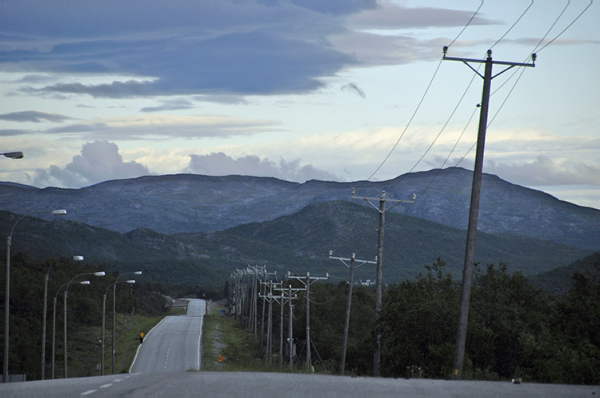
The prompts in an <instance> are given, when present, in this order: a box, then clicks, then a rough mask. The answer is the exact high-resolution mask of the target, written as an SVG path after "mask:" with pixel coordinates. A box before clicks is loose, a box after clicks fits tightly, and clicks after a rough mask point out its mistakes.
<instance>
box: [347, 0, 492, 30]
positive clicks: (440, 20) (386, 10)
mask: <svg viewBox="0 0 600 398" xmlns="http://www.w3.org/2000/svg"><path fill="white" fill-rule="evenodd" d="M473 13H474V11H463V10H449V9H446V8H431V7H415V8H411V7H404V6H401V5H398V4H393V3H391V2H390V1H389V0H387V1H383V2H382V5H381V7H379V8H376V9H372V10H367V11H364V12H362V13H360V14H354V15H352V16H350V17H349V19H348V25H349V26H350V27H351V28H354V29H383V30H386V29H394V30H397V29H414V28H431V27H444V28H448V27H463V26H465V24H466V23H467V22H469V20H470V19H471V17H472V16H473ZM492 24H499V22H496V21H492V20H488V19H485V18H482V17H481V16H480V15H477V16H475V17H474V18H473V20H472V21H471V25H492Z"/></svg>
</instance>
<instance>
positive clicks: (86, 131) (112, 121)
mask: <svg viewBox="0 0 600 398" xmlns="http://www.w3.org/2000/svg"><path fill="white" fill-rule="evenodd" d="M279 124H280V123H279V122H276V121H272V120H258V119H242V118H236V117H231V116H216V115H190V116H172V115H161V114H147V115H139V116H125V117H117V118H103V119H93V120H88V121H84V122H80V123H77V124H71V125H68V126H64V127H57V128H52V129H49V130H47V131H46V133H48V134H67V135H70V136H72V135H80V136H82V137H84V138H85V137H87V138H88V139H98V138H100V137H101V139H104V140H117V139H118V140H126V139H135V140H139V139H160V138H166V137H178V138H200V137H220V138H224V137H232V136H243V135H251V134H255V133H258V132H264V131H272V130H274V129H275V126H277V125H279Z"/></svg>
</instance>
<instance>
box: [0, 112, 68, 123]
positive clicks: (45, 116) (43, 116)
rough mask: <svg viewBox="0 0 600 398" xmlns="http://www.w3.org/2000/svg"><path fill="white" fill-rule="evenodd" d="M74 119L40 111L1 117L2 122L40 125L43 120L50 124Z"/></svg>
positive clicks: (12, 113)
mask: <svg viewBox="0 0 600 398" xmlns="http://www.w3.org/2000/svg"><path fill="white" fill-rule="evenodd" d="M71 119H73V118H71V117H68V116H64V115H59V114H57V113H46V112H38V111H22V112H11V113H4V114H1V115H0V120H8V121H11V122H33V123H40V122H41V121H42V120H45V121H48V122H57V123H61V122H64V121H65V120H71Z"/></svg>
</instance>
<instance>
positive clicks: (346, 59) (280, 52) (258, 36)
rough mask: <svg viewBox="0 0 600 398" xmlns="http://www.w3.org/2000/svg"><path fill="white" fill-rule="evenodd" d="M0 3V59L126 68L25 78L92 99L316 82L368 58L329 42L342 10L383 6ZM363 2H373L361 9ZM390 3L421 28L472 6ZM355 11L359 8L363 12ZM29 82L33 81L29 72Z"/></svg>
mask: <svg viewBox="0 0 600 398" xmlns="http://www.w3.org/2000/svg"><path fill="white" fill-rule="evenodd" d="M384 5H385V6H386V7H388V8H389V7H390V5H389V4H387V3H384ZM1 7H2V8H1V9H0V10H1V11H2V12H0V26H2V30H3V32H4V34H5V40H3V41H0V67H2V66H4V67H5V68H12V67H14V66H18V67H19V69H20V70H22V71H31V72H32V73H44V74H51V73H58V74H62V73H69V74H70V75H72V76H73V75H74V76H77V75H78V74H88V73H95V74H108V75H127V76H131V77H132V80H131V81H127V82H116V81H115V82H112V83H106V84H98V85H85V84H81V83H78V82H75V83H60V84H54V85H47V86H46V87H44V88H42V89H40V88H39V87H36V88H31V87H24V88H22V89H21V92H22V93H28V94H34V95H35V94H37V95H43V93H52V94H54V95H68V94H86V95H90V96H92V97H96V98H132V97H144V96H158V95H176V94H182V95H184V94H185V95H190V94H191V95H197V94H203V95H207V96H208V98H210V96H215V95H216V96H223V95H224V96H232V97H231V98H233V97H235V96H238V97H239V96H240V95H249V94H253V95H255V94H258V95H261V94H284V93H301V92H307V91H311V90H315V89H317V88H319V87H321V86H322V85H323V83H322V82H321V79H322V78H324V77H330V76H334V75H335V74H336V73H337V72H339V71H340V70H341V69H343V68H345V67H348V66H350V65H357V64H359V62H366V63H370V62H369V61H368V60H365V59H363V58H357V57H355V56H354V55H353V54H355V53H356V52H355V51H353V50H352V48H348V46H346V47H342V48H337V47H336V46H334V45H332V38H333V37H334V36H335V37H337V38H338V39H337V40H338V41H339V40H340V39H339V37H340V36H345V35H349V34H351V33H352V32H351V31H350V30H348V28H347V26H346V21H347V18H352V19H351V20H350V21H351V23H353V24H354V25H357V26H358V25H360V24H363V25H365V26H366V25H369V26H370V25H372V24H374V23H375V22H381V23H383V24H386V23H388V22H385V18H386V13H388V11H389V10H388V9H387V8H386V9H385V10H383V11H382V10H381V9H378V8H377V2H376V1H375V0H285V1H283V0H280V1H278V0H247V1H236V0H220V1H192V0H173V1H169V2H166V1H163V0H148V1H145V2H143V3H140V2H123V1H120V0H119V1H117V0H105V1H102V2H73V3H69V6H68V7H67V6H64V7H62V6H57V5H56V4H53V2H44V1H37V2H35V6H33V3H32V2H31V1H27V0H23V1H19V2H5V3H3V4H2V6H1ZM365 10H372V11H368V12H367V14H365V13H364V12H363V11H365ZM391 10H392V11H394V12H398V13H399V14H398V15H401V16H402V20H403V21H407V23H408V22H410V21H413V22H412V23H413V25H419V26H421V27H426V26H438V25H440V24H442V22H443V23H444V24H445V25H444V26H458V25H461V24H464V19H465V17H466V16H467V15H469V16H470V14H471V13H470V12H466V11H453V10H444V9H406V8H402V7H399V6H394V7H392V8H391ZM363 14H365V15H366V17H364V18H363V19H361V15H363ZM353 15H354V16H353ZM365 18H366V19H365ZM411 18H413V19H411ZM382 19H383V20H382ZM415 21H416V22H415ZM444 21H445V22H444ZM484 22H485V21H483V20H481V19H477V20H476V21H474V23H484ZM389 23H391V22H389ZM361 26H362V25H361ZM7 37H10V39H6V38H7ZM375 39H381V40H384V42H385V43H386V44H388V45H393V46H396V45H397V43H395V42H392V41H390V40H389V39H386V38H384V37H379V38H377V37H373V38H371V39H370V40H371V42H373V41H375ZM341 41H342V42H343V40H341ZM371 44H373V43H371ZM371 48H372V49H377V51H378V54H375V58H376V59H380V58H383V57H384V56H383V55H382V54H389V53H390V52H394V53H398V52H399V49H398V48H396V47H394V50H393V51H390V47H386V46H384V45H375V46H371ZM400 50H402V48H400ZM363 53H364V52H363ZM416 55H418V54H416ZM416 59H419V58H418V57H415V53H414V51H413V52H412V53H411V54H410V56H407V57H399V56H398V57H395V62H398V61H399V60H400V61H401V62H413V61H414V60H416ZM388 62H392V61H390V60H388ZM371 63H372V62H371ZM146 79H148V80H146ZM27 81H28V82H32V83H31V84H33V82H34V81H35V79H33V77H32V78H30V79H27ZM37 81H38V82H39V80H37Z"/></svg>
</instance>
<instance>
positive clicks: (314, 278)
mask: <svg viewBox="0 0 600 398" xmlns="http://www.w3.org/2000/svg"><path fill="white" fill-rule="evenodd" d="M289 278H295V279H298V280H299V281H300V282H302V283H303V284H304V286H305V287H306V373H308V374H310V373H311V368H310V361H311V358H310V285H312V284H313V283H315V282H316V281H318V280H320V279H328V278H329V274H325V277H318V276H310V272H307V273H306V278H303V277H300V276H290V273H289V271H288V279H289Z"/></svg>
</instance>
